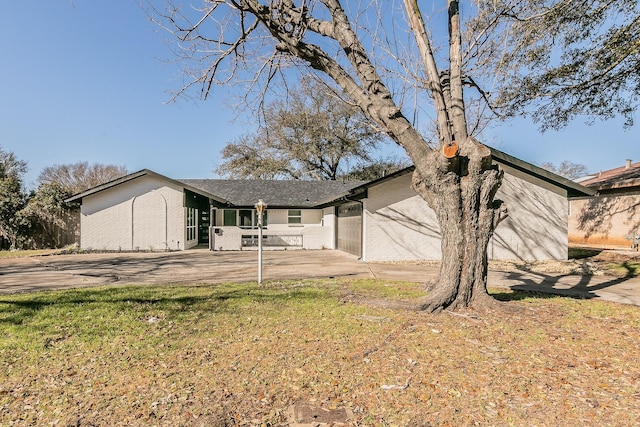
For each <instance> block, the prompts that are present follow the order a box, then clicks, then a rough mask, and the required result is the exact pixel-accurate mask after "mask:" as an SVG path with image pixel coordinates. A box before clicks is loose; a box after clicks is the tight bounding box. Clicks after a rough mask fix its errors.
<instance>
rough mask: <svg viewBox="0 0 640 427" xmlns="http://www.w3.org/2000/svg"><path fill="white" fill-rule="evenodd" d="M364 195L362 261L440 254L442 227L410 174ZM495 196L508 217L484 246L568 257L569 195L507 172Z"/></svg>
mask: <svg viewBox="0 0 640 427" xmlns="http://www.w3.org/2000/svg"><path fill="white" fill-rule="evenodd" d="M368 196H369V197H368V199H365V200H364V213H363V216H364V217H363V227H364V236H363V248H364V250H363V259H364V260H365V261H391V260H417V259H440V258H441V250H440V227H439V225H438V222H437V219H436V216H435V213H434V212H433V211H432V210H431V208H429V206H428V205H427V203H426V202H425V201H424V200H423V199H422V198H421V197H420V196H418V195H417V194H416V193H415V192H414V191H413V190H412V189H411V174H406V175H403V176H400V177H398V178H396V179H393V180H390V181H386V182H383V183H381V184H380V185H377V186H375V187H372V188H370V189H369V195H368ZM496 198H497V199H500V200H503V201H504V202H505V203H507V208H508V210H509V218H507V219H506V220H505V221H503V222H502V223H501V224H500V225H499V226H498V228H497V229H496V232H495V235H494V237H493V239H492V240H491V242H490V243H489V247H488V255H489V257H490V258H493V259H527V260H538V259H566V258H567V199H566V197H564V196H561V195H559V194H556V193H554V192H552V191H549V190H547V189H544V188H542V187H540V186H538V185H534V184H532V183H530V182H527V181H525V180H523V179H520V178H517V177H515V176H512V175H509V174H505V177H504V182H503V185H502V187H501V188H500V190H499V191H498V194H497V196H496Z"/></svg>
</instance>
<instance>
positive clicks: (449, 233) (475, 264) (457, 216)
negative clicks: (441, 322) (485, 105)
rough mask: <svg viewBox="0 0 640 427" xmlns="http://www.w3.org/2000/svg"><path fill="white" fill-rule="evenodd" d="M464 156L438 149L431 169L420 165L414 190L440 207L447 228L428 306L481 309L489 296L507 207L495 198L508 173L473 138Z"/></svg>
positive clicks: (463, 150) (434, 308)
mask: <svg viewBox="0 0 640 427" xmlns="http://www.w3.org/2000/svg"><path fill="white" fill-rule="evenodd" d="M461 142H462V144H461V151H460V155H459V156H458V157H456V158H454V159H451V160H449V159H445V158H444V157H443V156H442V155H441V154H440V153H439V152H437V151H434V152H433V153H432V156H433V159H432V162H433V163H432V164H434V165H437V166H436V167H434V168H430V169H418V168H416V170H415V172H414V175H413V188H414V190H415V191H416V192H417V193H418V194H419V195H420V196H422V197H423V198H424V199H425V200H426V201H427V203H428V204H429V206H430V207H431V208H432V209H433V210H434V211H435V213H436V216H437V218H438V222H439V225H440V230H441V236H442V240H441V250H442V262H441V264H440V273H439V276H438V280H437V283H436V286H434V287H433V290H432V291H431V293H430V295H428V296H427V297H426V298H425V300H424V302H423V303H422V307H421V308H422V309H424V310H427V311H437V310H440V309H445V308H451V309H456V308H464V307H469V306H473V307H479V306H484V305H486V304H487V302H488V301H493V300H492V299H491V298H490V297H489V296H488V294H487V286H486V283H487V246H488V243H489V240H490V239H491V236H492V235H493V231H494V229H495V227H496V226H497V225H498V223H499V222H500V221H501V220H502V219H504V218H505V217H506V208H504V206H503V205H502V203H501V202H500V201H494V196H495V193H496V191H497V190H498V188H499V187H500V184H501V183H502V171H500V170H499V169H498V167H497V166H495V165H493V164H492V162H491V152H490V151H489V149H488V148H487V147H485V146H484V145H482V144H480V143H479V142H478V141H476V140H474V139H473V138H467V140H465V141H461Z"/></svg>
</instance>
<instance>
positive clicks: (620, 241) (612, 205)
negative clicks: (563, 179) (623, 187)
mask: <svg viewBox="0 0 640 427" xmlns="http://www.w3.org/2000/svg"><path fill="white" fill-rule="evenodd" d="M639 231H640V192H628V193H625V194H617V195H616V194H613V195H599V196H596V197H590V198H581V199H572V200H571V213H570V215H569V242H570V243H577V244H587V245H594V246H605V247H606V246H614V247H615V246H622V247H629V246H630V245H631V241H630V240H628V239H627V238H626V237H627V236H631V235H635V234H637V233H638V232H639Z"/></svg>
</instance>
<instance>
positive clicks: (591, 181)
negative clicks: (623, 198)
mask: <svg viewBox="0 0 640 427" xmlns="http://www.w3.org/2000/svg"><path fill="white" fill-rule="evenodd" d="M580 184H582V185H584V186H586V187H589V188H591V189H594V190H599V191H601V190H616V189H632V188H633V189H637V187H640V162H638V163H631V160H628V161H627V164H626V165H625V166H621V167H619V168H614V169H609V170H606V171H602V172H599V173H598V174H597V175H592V176H588V177H586V179H583V180H582V181H580Z"/></svg>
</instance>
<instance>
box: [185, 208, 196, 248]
mask: <svg viewBox="0 0 640 427" xmlns="http://www.w3.org/2000/svg"><path fill="white" fill-rule="evenodd" d="M197 238H198V210H197V209H196V208H187V241H191V240H196V239H197Z"/></svg>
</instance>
